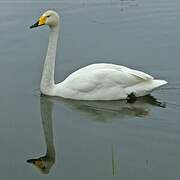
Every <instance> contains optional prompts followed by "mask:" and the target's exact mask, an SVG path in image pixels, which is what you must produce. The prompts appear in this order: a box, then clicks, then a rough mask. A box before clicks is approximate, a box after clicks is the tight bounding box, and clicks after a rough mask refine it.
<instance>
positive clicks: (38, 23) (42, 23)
mask: <svg viewBox="0 0 180 180" xmlns="http://www.w3.org/2000/svg"><path fill="white" fill-rule="evenodd" d="M46 19H47V17H46V16H41V17H40V18H39V20H38V21H37V22H36V23H35V24H33V25H32V26H30V28H35V27H38V26H43V25H45V23H46Z"/></svg>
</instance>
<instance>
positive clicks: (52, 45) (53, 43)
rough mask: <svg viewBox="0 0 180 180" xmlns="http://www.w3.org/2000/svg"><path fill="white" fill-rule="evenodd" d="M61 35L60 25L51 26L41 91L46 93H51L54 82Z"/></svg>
mask: <svg viewBox="0 0 180 180" xmlns="http://www.w3.org/2000/svg"><path fill="white" fill-rule="evenodd" d="M58 35H59V25H57V26H54V27H50V35H49V44H48V49H47V54H46V59H45V62H44V68H43V73H42V79H41V86H40V89H41V92H42V93H43V94H46V95H51V93H52V90H53V87H54V85H55V82H54V71H55V59H56V48H57V41H58Z"/></svg>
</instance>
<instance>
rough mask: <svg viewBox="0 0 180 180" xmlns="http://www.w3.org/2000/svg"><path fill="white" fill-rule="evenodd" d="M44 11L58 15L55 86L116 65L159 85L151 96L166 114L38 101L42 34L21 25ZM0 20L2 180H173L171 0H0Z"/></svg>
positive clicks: (176, 22) (141, 104)
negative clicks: (84, 70)
mask: <svg viewBox="0 0 180 180" xmlns="http://www.w3.org/2000/svg"><path fill="white" fill-rule="evenodd" d="M47 9H55V10H56V11H58V12H59V13H60V14H61V35H60V42H59V46H58V54H57V63H56V80H57V81H62V80H63V79H65V78H66V77H67V76H68V75H69V74H70V73H71V72H73V71H74V70H76V69H78V68H79V67H82V66H85V65H88V64H91V63H95V62H110V63H116V64H122V65H126V66H129V67H132V68H135V69H139V70H143V71H145V72H147V73H149V74H151V75H153V76H155V77H157V78H160V79H165V80H167V81H168V82H169V84H168V85H167V86H166V87H164V88H162V89H161V90H159V91H156V92H154V93H153V94H152V95H153V96H154V97H155V98H157V100H158V101H160V102H166V108H162V107H159V106H158V105H157V103H156V101H155V100H154V98H150V97H149V98H142V99H139V100H138V101H137V102H135V103H133V104H127V103H125V102H124V101H115V102H106V103H102V102H81V101H67V100H63V99H56V98H48V97H44V96H42V97H41V96H40V95H39V82H40V78H41V72H42V67H43V61H44V57H45V53H46V48H47V43H48V32H49V31H48V28H47V27H44V28H38V29H34V30H30V29H29V26H30V25H31V24H33V23H34V22H35V21H36V20H37V18H38V17H39V16H40V14H41V13H42V12H43V11H44V10H47ZM0 15H1V16H0V21H1V23H0V33H1V43H0V81H1V87H0V99H1V101H0V109H1V111H0V112H1V113H0V119H1V121H0V142H1V148H0V154H1V161H0V170H1V178H2V179H4V180H10V179H17V180H19V179H26V180H32V179H38V180H40V179H44V178H47V179H53V180H56V179H67V180H69V179H77V180H81V179H82V180H84V179H86V180H92V179H98V180H110V179H114V180H120V179H122V180H128V179H129V180H132V179H137V180H140V179H142V180H144V179H146V180H152V179H154V180H169V179H173V180H179V179H180V173H179V167H180V143H179V139H180V131H179V129H180V121H179V117H180V112H179V111H180V91H179V89H180V83H179V77H180V73H179V66H180V61H179V52H180V46H179V45H180V2H179V1H178V0H172V1H167V0H151V1H146V0H100V1H95V0H91V1H90V0H74V1H71V0H66V1H65V0H62V1H50V0H47V1H35V0H31V1H16V0H15V1H0ZM27 161H28V162H29V163H28V162H27ZM32 163H34V165H33V164H32Z"/></svg>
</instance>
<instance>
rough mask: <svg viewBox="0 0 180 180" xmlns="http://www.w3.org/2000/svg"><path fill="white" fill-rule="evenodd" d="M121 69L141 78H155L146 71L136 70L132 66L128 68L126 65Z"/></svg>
mask: <svg viewBox="0 0 180 180" xmlns="http://www.w3.org/2000/svg"><path fill="white" fill-rule="evenodd" d="M121 70H122V71H123V72H125V73H128V74H131V75H133V76H136V77H139V78H141V79H143V80H152V79H154V78H153V77H152V76H150V75H149V74H146V73H144V72H141V71H137V70H134V69H130V68H127V67H124V66H122V68H121Z"/></svg>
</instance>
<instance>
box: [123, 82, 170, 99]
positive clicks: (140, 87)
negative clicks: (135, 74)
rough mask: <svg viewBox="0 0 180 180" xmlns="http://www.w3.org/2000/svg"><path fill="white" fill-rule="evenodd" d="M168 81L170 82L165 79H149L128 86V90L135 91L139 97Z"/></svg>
mask: <svg viewBox="0 0 180 180" xmlns="http://www.w3.org/2000/svg"><path fill="white" fill-rule="evenodd" d="M167 83H168V82H167V81H165V80H154V79H153V80H147V81H143V82H141V83H139V84H136V85H134V86H131V87H129V88H127V89H126V92H128V93H129V94H131V93H134V94H135V96H137V97H140V96H145V95H148V94H150V93H151V92H152V91H153V90H155V89H157V88H159V87H161V86H164V85H165V84H167Z"/></svg>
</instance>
